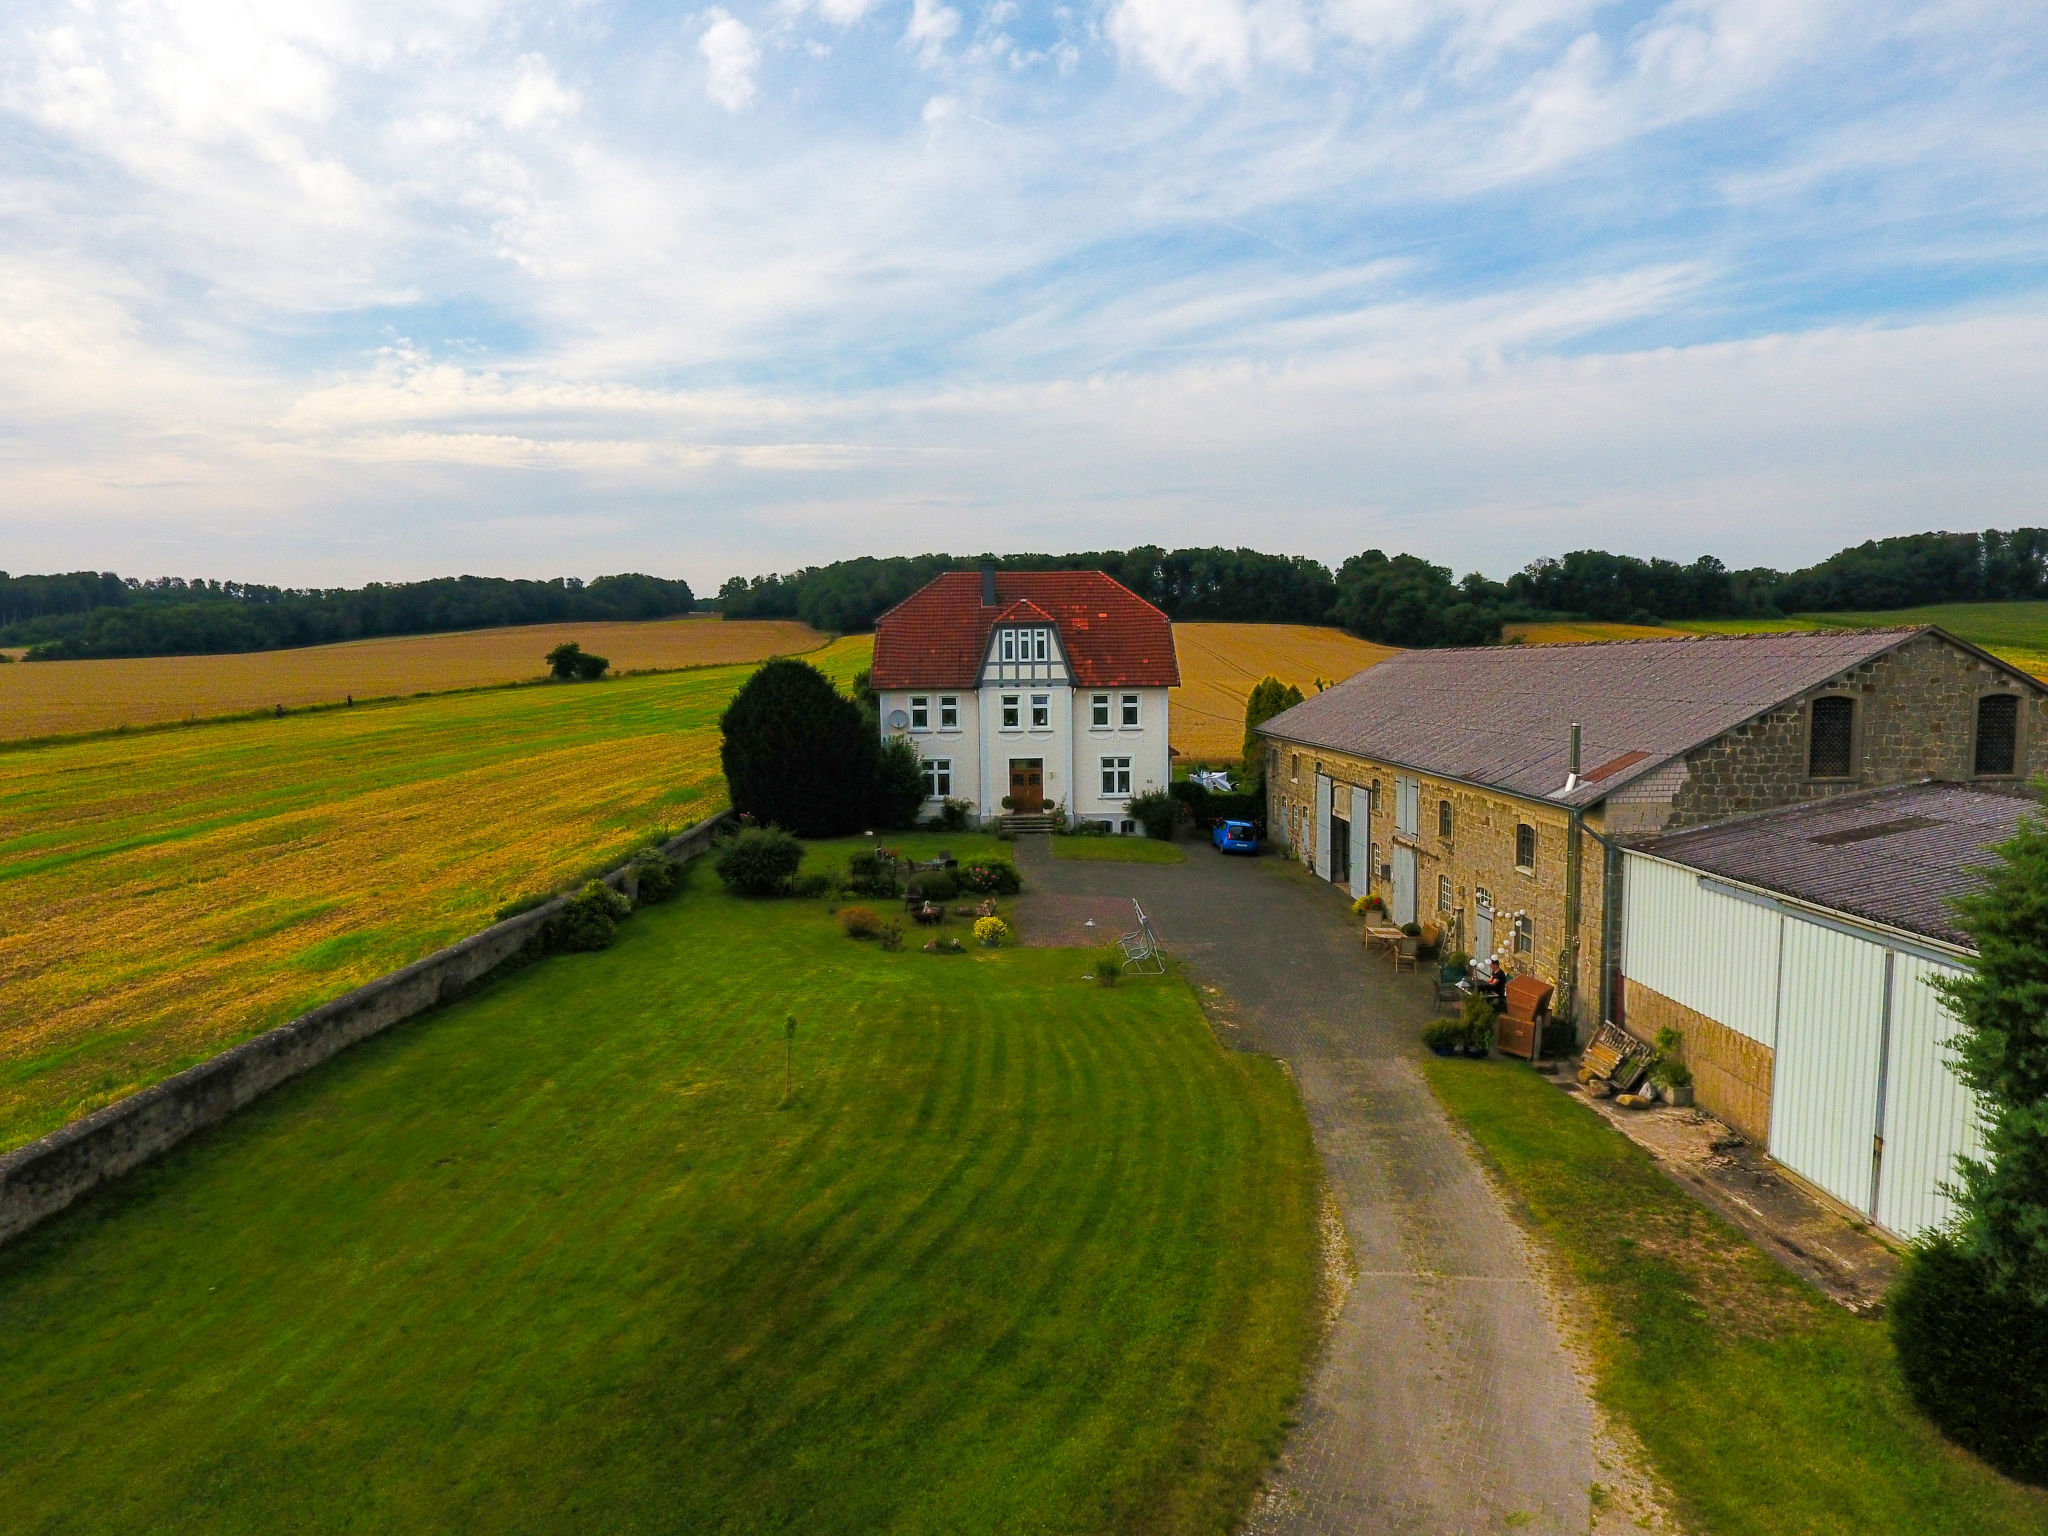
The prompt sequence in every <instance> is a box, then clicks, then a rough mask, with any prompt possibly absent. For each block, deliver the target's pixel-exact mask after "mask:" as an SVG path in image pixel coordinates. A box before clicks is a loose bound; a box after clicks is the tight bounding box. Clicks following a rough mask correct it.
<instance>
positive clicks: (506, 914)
mask: <svg viewBox="0 0 2048 1536" xmlns="http://www.w3.org/2000/svg"><path fill="white" fill-rule="evenodd" d="M554 899H555V898H554V897H553V896H552V895H551V894H549V893H548V892H546V891H542V892H539V893H538V894H536V895H533V896H522V897H520V898H519V899H518V900H517V901H508V902H506V903H505V905H503V906H502V907H500V908H498V911H497V915H496V916H495V917H493V918H492V919H491V921H492V922H494V923H502V922H504V921H505V920H506V919H507V918H512V917H517V916H519V914H520V913H522V912H531V911H532V910H533V909H534V908H535V907H544V906H546V905H547V904H548V903H549V902H551V901H553V900H554Z"/></svg>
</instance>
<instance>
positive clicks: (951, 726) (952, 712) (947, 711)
mask: <svg viewBox="0 0 2048 1536" xmlns="http://www.w3.org/2000/svg"><path fill="white" fill-rule="evenodd" d="M939 729H940V730H942V731H957V730H959V729H960V695H958V694H957V693H942V694H940V695H939Z"/></svg>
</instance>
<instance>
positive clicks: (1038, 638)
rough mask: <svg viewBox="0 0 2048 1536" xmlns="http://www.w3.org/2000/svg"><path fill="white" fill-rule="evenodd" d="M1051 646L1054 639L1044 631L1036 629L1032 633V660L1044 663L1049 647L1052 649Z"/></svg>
mask: <svg viewBox="0 0 2048 1536" xmlns="http://www.w3.org/2000/svg"><path fill="white" fill-rule="evenodd" d="M1051 644H1052V637H1051V636H1050V635H1048V634H1047V633H1046V632H1045V631H1044V630H1042V629H1034V630H1033V631H1031V659H1032V660H1033V661H1044V660H1045V659H1046V655H1047V651H1048V647H1050V645H1051Z"/></svg>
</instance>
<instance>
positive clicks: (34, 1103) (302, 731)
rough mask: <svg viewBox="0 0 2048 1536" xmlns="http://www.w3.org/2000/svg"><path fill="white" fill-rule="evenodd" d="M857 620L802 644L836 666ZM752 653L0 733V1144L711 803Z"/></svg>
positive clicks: (827, 665) (84, 1109)
mask: <svg viewBox="0 0 2048 1536" xmlns="http://www.w3.org/2000/svg"><path fill="white" fill-rule="evenodd" d="M871 644H872V642H871V641H869V640H867V639H866V638H862V639H859V640H843V641H840V642H838V643H836V644H835V645H833V646H831V647H830V648H829V649H827V650H824V651H820V652H817V653H815V654H814V655H813V656H812V657H811V658H810V659H811V660H813V661H814V662H815V663H816V664H817V665H819V666H820V667H821V668H823V669H824V670H825V671H826V672H827V673H828V674H829V675H831V676H832V677H834V678H835V679H837V680H838V681H840V682H841V683H842V684H843V683H845V682H846V681H847V680H848V679H850V678H851V677H852V675H853V673H854V671H855V670H856V669H857V668H859V667H862V666H865V665H866V664H867V658H868V656H869V654H870V649H871ZM78 665H87V664H85V663H79V664H78ZM752 671H753V664H751V663H748V664H743V665H738V666H727V667H710V668H705V669H702V670H698V671H690V672H672V673H664V674H660V675H655V676H646V677H628V678H619V679H615V680H607V681H605V682H602V683H583V684H574V685H566V686H564V685H555V686H550V685H541V686H535V687H521V688H500V689H489V690H484V691H480V692H472V693H450V694H439V695H435V696H433V697H429V698H422V699H408V700H401V701H396V702H393V703H389V704H378V705H363V706H359V707H357V708H354V709H334V710H327V711H324V712H319V713H306V714H288V715H286V716H284V717H283V718H281V719H272V720H255V721H235V722H229V723H222V724H214V725H201V726H193V727H189V728H178V729H169V730H156V731H146V732H136V733H132V734H127V735H110V736H101V737H97V738H91V739H82V740H72V741H60V742H55V743H50V744H46V745H40V746H32V747H24V748H19V749H16V750H13V751H0V894H4V897H5V900H4V902H0V978H4V980H0V986H4V992H0V1151H4V1150H6V1149H7V1148H9V1147H13V1146H17V1145H19V1144H21V1143H23V1142H26V1141H31V1140H33V1139H34V1138H36V1137H37V1136H40V1135H43V1134H44V1133H46V1132H48V1131H52V1130H55V1129H56V1128H57V1127H58V1126H60V1125H63V1124H64V1123H65V1122H66V1121H68V1120H72V1119H75V1118H77V1117H78V1116H80V1115H83V1114H86V1113H89V1112H90V1111H92V1110H94V1109H96V1108H98V1107H99V1106H100V1105H102V1104H105V1103H108V1102H110V1101H111V1100H113V1099H116V1098H119V1097H121V1096H122V1095H124V1094H129V1093H133V1092H135V1091H136V1090H137V1089H140V1088H144V1087H147V1086H148V1085H149V1084H150V1083H153V1082H156V1081H158V1080H160V1079H162V1078H164V1077H167V1076H169V1075H170V1074H171V1073H173V1072H176V1071H179V1070H180V1069H182V1068H184V1067H187V1066H190V1065H191V1064H193V1063H194V1062H197V1061H202V1060H204V1059H205V1058H206V1057H208V1056H210V1055H212V1054H214V1053H215V1052H216V1051H219V1050H221V1049H223V1048H224V1047H226V1046H228V1045H231V1044H233V1043H235V1042H236V1041H238V1040H244V1039H247V1038H248V1037H250V1036H251V1035H254V1034H257V1033H260V1032H261V1031H262V1030H264V1029H267V1028H270V1027H271V1026H272V1025H275V1024H280V1023H283V1022H284V1021H285V1020H287V1019H289V1018H291V1017H293V1016H294V1015H295V1014H297V1013H299V1012H301V1011H303V1010H304V1009H306V1008H309V1007H312V1006H313V1005H314V1004H315V1003H319V1002H322V1001H324V1000H325V999H327V998H330V997H336V996H339V995H340V994H342V993H344V992H346V991H348V990H349V989H351V988H353V987H357V986H360V985H361V984H362V983H364V982H366V981H369V980H370V979H372V978H373V977H376V976H380V975H382V974H384V973H385V972H387V971H391V970H395V969H397V968H398V967H400V966H402V965H406V964H409V963H410V962H412V961H414V960H417V959H418V958H420V957H421V956H422V955H425V954H427V953H429V952H431V951H432V950H434V949H436V948H438V947H439V946H441V945H443V944H447V943H450V942H452V941H454V940H455V939H458V938H461V937H463V936H464V935H466V934H470V933H474V932H476V931H477V930H479V929H481V928H484V927H487V926H488V925H489V924H490V922H491V920H492V917H493V914H494V913H495V912H496V911H497V909H498V908H499V907H501V906H503V905H505V904H506V903H507V902H509V901H512V900H514V899H515V898H518V897H521V896H524V895H528V894H531V893H535V892H541V891H547V890H550V889H553V888H554V887H556V886H558V885H559V884H560V883H561V882H563V881H564V880H567V879H570V878H572V877H574V876H576V875H577V874H578V873H579V872H582V871H586V870H589V869H592V868H593V867H596V866H601V865H604V864H607V863H611V862H616V861H617V860H618V859H619V858H620V857H621V856H622V855H623V854H624V853H625V852H626V850H627V849H628V848H629V847H631V845H632V844H634V843H635V842H637V841H639V840H641V839H643V838H645V837H647V836H648V835H649V834H651V833H652V832H653V831H654V830H655V829H656V828H657V827H662V826H666V827H669V828H673V829H678V830H679V829H681V828H682V827H684V826H687V825H689V824H690V823H691V822H694V821H697V820H699V819H701V818H702V817H704V816H706V815H708V814H709V813H711V812H712V811H715V810H717V809H718V808H719V807H720V806H722V805H723V804H724V803H725V780H724V777H723V775H722V774H721V773H720V771H719V762H718V745H719V742H718V729H717V722H718V716H719V713H720V711H721V710H723V709H724V707H725V703H726V701H727V700H728V699H729V698H730V697H731V696H732V694H733V692H734V691H735V690H736V689H737V688H738V687H739V685H740V684H741V683H742V682H743V681H744V680H745V679H746V678H747V676H748V675H749V674H750V673H751V672H752Z"/></svg>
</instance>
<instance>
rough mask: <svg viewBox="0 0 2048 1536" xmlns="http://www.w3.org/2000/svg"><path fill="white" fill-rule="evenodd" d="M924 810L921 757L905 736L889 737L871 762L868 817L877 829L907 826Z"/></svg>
mask: <svg viewBox="0 0 2048 1536" xmlns="http://www.w3.org/2000/svg"><path fill="white" fill-rule="evenodd" d="M923 807H924V758H923V757H921V756H920V755H919V754H918V750H917V746H916V744H915V743H914V742H912V741H911V740H910V738H909V737H907V736H891V737H890V738H889V739H888V740H887V741H885V742H883V743H882V749H881V753H880V755H879V756H878V757H877V758H876V760H875V787H874V798H873V800H872V802H871V804H870V808H869V817H870V819H871V820H872V821H873V822H874V824H875V825H876V826H878V827H908V826H912V825H914V824H915V823H916V821H917V813H918V812H919V811H920V810H921V809H923Z"/></svg>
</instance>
